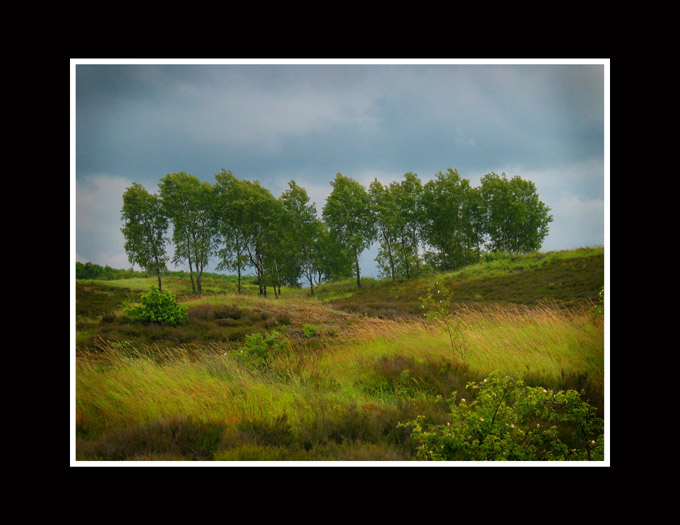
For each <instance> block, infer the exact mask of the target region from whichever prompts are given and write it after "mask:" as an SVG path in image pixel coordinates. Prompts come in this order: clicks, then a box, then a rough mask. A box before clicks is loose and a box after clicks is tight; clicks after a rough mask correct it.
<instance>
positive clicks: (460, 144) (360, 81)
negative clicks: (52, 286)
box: [71, 60, 609, 276]
mask: <svg viewBox="0 0 680 525" xmlns="http://www.w3.org/2000/svg"><path fill="white" fill-rule="evenodd" d="M71 72H72V79H71V106H72V107H71V113H72V119H71V120H72V121H71V137H72V166H71V176H72V180H71V182H72V199H73V202H72V215H73V216H74V217H73V218H74V222H73V228H72V229H73V231H72V247H73V252H74V253H73V257H74V258H75V260H78V261H82V262H86V261H91V262H93V263H96V264H100V265H102V266H103V265H110V266H112V267H114V268H128V267H130V264H129V262H128V260H127V256H126V254H125V250H124V248H123V236H122V234H121V232H120V228H121V226H122V224H121V221H120V210H121V206H122V194H123V192H124V191H125V189H126V188H127V187H128V186H130V185H131V184H132V182H138V183H141V184H142V185H144V186H145V187H146V188H147V189H148V190H149V191H151V192H155V191H157V189H158V182H159V180H160V179H161V178H162V177H164V176H165V175H166V174H168V173H175V172H178V171H185V172H188V173H192V174H194V175H196V176H197V177H198V178H200V179H202V180H206V181H210V182H213V181H214V175H215V174H216V173H218V172H219V171H220V170H221V169H222V168H224V169H226V170H230V171H232V173H233V174H234V175H235V176H237V177H239V178H242V179H250V180H258V181H260V183H261V184H263V185H264V186H265V187H267V188H269V189H270V190H271V191H272V193H273V194H274V195H275V196H279V195H280V194H281V193H282V192H283V191H284V190H285V189H286V187H287V183H288V181H289V180H291V179H294V180H295V181H296V182H297V183H298V184H299V185H302V186H304V187H305V188H306V189H307V191H308V193H309V195H310V197H311V199H312V200H313V201H314V202H315V203H316V205H317V210H318V212H319V213H321V209H322V208H323V205H324V203H325V199H326V197H327V196H328V194H329V193H330V189H331V186H330V181H331V180H332V179H333V178H334V177H335V175H336V173H342V174H343V175H346V176H349V177H352V178H354V179H355V180H357V181H359V182H361V183H363V184H365V185H368V184H369V183H370V182H371V181H372V180H373V179H374V178H377V179H378V180H380V181H381V182H383V183H389V182H391V181H395V180H400V179H401V178H402V177H403V174H404V173H406V172H408V171H412V172H415V173H417V174H418V175H419V176H420V178H421V180H422V181H423V182H426V181H427V180H429V179H431V178H433V177H434V176H435V174H436V173H437V172H439V171H442V172H445V171H446V170H447V168H454V169H457V170H458V172H459V173H460V175H461V176H462V177H464V178H467V179H469V180H470V182H471V183H472V185H475V186H476V185H478V183H479V179H480V178H481V177H482V176H483V175H484V174H486V173H489V172H491V171H494V172H496V173H499V174H500V173H503V172H505V173H506V174H507V175H508V176H513V175H519V176H520V177H522V178H525V179H529V180H531V181H533V182H534V183H535V184H536V187H537V191H538V194H539V196H540V198H541V200H542V201H543V202H545V203H546V204H547V205H548V206H549V207H550V208H551V209H552V211H551V213H552V215H553V216H554V222H553V223H551V225H550V229H551V231H550V234H549V236H548V237H547V238H546V240H545V242H544V244H543V251H550V250H562V249H570V248H578V247H581V246H594V245H604V243H605V226H606V225H608V221H607V220H606V219H607V218H608V216H607V207H606V206H607V204H608V203H607V202H606V200H605V196H606V194H607V197H608V180H609V173H608V165H609V150H608V147H607V146H606V142H605V139H606V137H607V136H608V119H607V114H608V104H607V100H608V62H606V61H589V60H584V61H580V62H574V61H569V62H565V61H559V60H558V61H553V62H552V63H548V62H546V61H540V62H532V61H523V62H522V63H515V62H508V61H499V62H497V63H493V62H490V61H484V62H482V63H473V62H461V61H458V62H456V63H453V62H452V61H441V60H440V61H436V62H434V63H433V62H430V61H425V60H421V61H418V60H412V61H408V62H394V61H383V62H382V63H377V62H368V61H354V62H351V63H347V62H340V61H333V62H328V63H319V61H313V62H311V61H309V62H308V61H295V62H294V63H291V62H283V61H273V62H269V63H267V62H263V61H258V62H256V63H243V62H238V61H232V62H231V63H225V62H222V63H204V62H200V61H184V62H183V63H181V64H178V63H174V64H172V63H168V62H159V63H148V62H144V63H142V62H139V61H128V62H127V63H120V62H111V61H105V60H102V61H94V60H82V61H72V63H71ZM375 253H376V250H375V249H373V250H369V251H368V252H366V253H365V254H364V256H363V258H362V267H363V271H362V273H364V274H365V275H366V276H376V275H377V270H376V269H375V263H374V261H373V258H374V257H375ZM212 268H213V266H211V267H210V268H209V269H208V270H211V269H212Z"/></svg>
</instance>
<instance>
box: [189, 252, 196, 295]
mask: <svg viewBox="0 0 680 525" xmlns="http://www.w3.org/2000/svg"><path fill="white" fill-rule="evenodd" d="M189 277H191V291H192V293H193V294H194V295H196V285H195V284H194V267H193V266H192V264H191V257H189Z"/></svg>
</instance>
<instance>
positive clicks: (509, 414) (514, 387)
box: [403, 374, 604, 461]
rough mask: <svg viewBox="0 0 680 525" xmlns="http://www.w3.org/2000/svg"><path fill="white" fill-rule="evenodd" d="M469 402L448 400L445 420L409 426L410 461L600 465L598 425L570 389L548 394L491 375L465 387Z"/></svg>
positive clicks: (598, 420)
mask: <svg viewBox="0 0 680 525" xmlns="http://www.w3.org/2000/svg"><path fill="white" fill-rule="evenodd" d="M466 388H468V389H469V390H471V391H473V392H474V395H475V399H474V400H473V401H471V402H468V401H466V400H465V399H461V401H460V402H459V403H458V404H456V403H455V398H456V395H455V392H454V394H453V396H452V402H451V413H450V421H447V422H446V424H441V425H429V424H427V423H426V420H425V418H424V417H423V416H420V417H418V418H417V419H416V420H415V421H411V422H409V423H406V424H405V425H403V426H407V427H410V428H411V429H412V431H411V437H412V439H413V440H414V442H415V443H416V445H417V452H416V459H419V460H440V461H441V460H444V461H559V460H567V461H602V460H604V424H603V420H602V419H601V418H599V417H598V416H597V415H596V410H595V408H593V407H592V406H591V405H590V404H588V403H587V402H586V401H584V400H583V399H582V398H581V394H579V393H578V392H576V391H574V390H568V391H566V392H564V391H558V392H553V391H552V390H549V389H545V388H543V387H530V386H527V385H526V384H524V382H523V381H521V380H515V379H513V378H511V377H508V376H501V375H498V374H492V375H491V376H489V377H488V378H487V379H486V380H484V381H482V382H479V383H476V382H471V383H469V384H468V385H467V387H466Z"/></svg>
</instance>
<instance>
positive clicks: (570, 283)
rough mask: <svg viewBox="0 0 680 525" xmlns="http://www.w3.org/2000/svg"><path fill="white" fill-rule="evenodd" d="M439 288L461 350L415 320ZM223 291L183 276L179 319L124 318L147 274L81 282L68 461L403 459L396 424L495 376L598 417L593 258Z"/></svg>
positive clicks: (438, 328) (406, 437) (433, 413)
mask: <svg viewBox="0 0 680 525" xmlns="http://www.w3.org/2000/svg"><path fill="white" fill-rule="evenodd" d="M435 280H436V281H439V282H441V283H443V285H444V286H447V287H449V288H450V289H451V290H452V292H453V302H452V304H451V305H450V306H451V311H452V312H453V313H452V315H453V318H454V319H455V321H456V344H457V346H456V348H455V349H454V348H452V345H451V340H450V338H449V336H448V334H447V332H446V330H443V329H442V325H440V324H436V323H433V322H430V321H428V320H426V319H425V318H424V317H423V316H422V312H421V311H420V310H419V308H420V307H421V304H420V300H419V297H422V296H423V295H424V294H425V293H426V292H427V289H428V287H429V286H431V285H432V283H433V282H435ZM219 281H220V280H218V279H215V280H214V282H210V281H209V280H207V281H206V282H205V284H204V289H205V290H206V293H205V295H204V296H203V297H201V298H195V297H192V296H191V295H190V291H191V286H190V283H189V281H188V279H186V278H173V279H169V280H168V281H167V282H166V281H164V288H166V289H168V290H171V291H172V292H173V293H174V294H175V295H176V296H177V297H178V302H179V303H180V304H181V305H183V306H185V307H186V308H187V309H188V322H187V323H186V324H185V325H183V326H179V327H170V326H160V325H156V324H148V323H142V322H140V321H138V320H136V319H133V318H131V317H130V316H129V315H127V314H126V313H125V312H124V305H125V304H129V303H132V302H135V301H138V300H139V296H140V294H141V292H143V291H146V290H147V289H148V286H149V285H150V284H153V282H154V280H153V279H148V280H147V279H129V280H121V281H107V282H103V281H102V282H98V281H85V282H80V281H78V282H77V283H76V305H75V314H76V315H75V336H76V337H75V340H76V346H75V348H74V349H73V355H74V382H75V392H76V395H75V400H74V402H75V421H74V424H75V431H74V440H75V459H76V460H77V461H412V460H414V459H415V458H416V448H417V443H415V442H414V440H413V437H412V435H411V432H410V431H409V429H408V427H405V426H404V425H403V424H404V423H408V422H409V421H413V420H415V419H416V418H418V417H419V416H423V417H424V418H425V419H426V420H427V421H428V422H430V423H431V424H433V425H435V424H445V423H446V422H447V421H448V419H449V415H450V403H451V402H460V400H461V399H462V398H463V397H464V396H465V397H468V398H471V397H473V393H471V392H470V391H469V390H468V389H466V385H467V384H468V383H469V382H471V381H484V379H485V378H486V377H488V376H489V374H491V373H493V372H499V373H501V374H505V375H509V376H512V377H515V378H518V379H522V380H523V381H525V382H526V384H527V385H533V386H541V387H544V388H548V389H553V390H555V391H558V390H567V389H574V390H577V391H580V392H582V393H583V397H584V399H586V400H587V401H588V402H589V403H590V404H591V405H592V406H593V407H595V409H596V411H597V413H598V415H600V416H601V417H603V416H604V415H605V408H606V403H605V401H606V398H605V393H606V388H605V369H606V366H605V365H606V363H605V326H604V322H603V318H602V317H601V316H598V315H596V314H595V313H594V305H595V304H596V302H597V299H598V294H599V292H600V290H601V289H602V287H603V285H604V253H603V250H602V249H598V248H593V249H584V250H577V251H571V252H556V253H552V254H534V255H529V256H526V257H523V258H514V259H513V258H505V259H499V260H493V261H486V262H482V263H480V264H479V265H475V266H471V267H467V268H465V269H463V270H461V271H458V272H451V273H449V274H445V275H444V274H441V275H433V276H428V277H423V278H419V279H417V280H412V281H401V282H390V281H377V280H366V281H365V282H364V286H362V288H361V289H360V290H358V289H356V286H355V285H354V287H352V286H351V283H350V282H344V283H329V284H327V285H322V286H320V287H319V288H318V289H317V294H316V295H315V296H314V297H311V296H309V292H308V290H306V289H285V290H282V296H281V297H279V298H274V297H273V296H270V297H266V298H264V297H260V296H258V295H257V288H256V287H252V286H249V287H246V288H247V290H246V293H245V294H244V295H237V294H236V293H235V285H233V283H229V282H226V281H223V282H219ZM253 334H262V336H263V337H267V336H270V335H271V334H275V335H276V336H277V337H278V339H277V346H276V351H275V352H271V354H270V355H269V356H268V359H267V361H259V362H257V366H256V365H255V364H254V361H248V360H246V359H244V358H243V356H244V351H245V353H246V355H247V354H248V350H249V348H251V346H252V344H253V341H254V340H255V339H254V338H253Z"/></svg>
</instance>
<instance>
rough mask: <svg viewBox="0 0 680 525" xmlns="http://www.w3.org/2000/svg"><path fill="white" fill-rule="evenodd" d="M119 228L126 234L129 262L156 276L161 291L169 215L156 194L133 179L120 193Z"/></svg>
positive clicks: (166, 257) (166, 259)
mask: <svg viewBox="0 0 680 525" xmlns="http://www.w3.org/2000/svg"><path fill="white" fill-rule="evenodd" d="M121 218H122V220H123V221H124V225H123V227H122V228H121V231H122V232H123V236H124V237H125V252H126V253H127V255H128V259H129V261H130V264H137V265H139V266H141V267H142V268H143V269H145V270H146V271H147V272H149V273H155V274H156V275H157V276H158V289H159V291H161V292H162V291H163V288H162V284H161V273H162V272H163V271H164V270H165V269H166V263H167V261H168V256H167V254H166V238H165V235H166V232H167V230H168V218H167V216H166V215H165V213H164V212H163V205H162V203H161V200H160V198H159V197H158V196H157V195H152V194H150V193H149V192H148V191H147V190H146V189H145V188H144V187H143V186H142V185H141V184H138V183H136V182H134V183H133V184H132V186H130V187H129V188H127V189H126V190H125V193H123V208H122V210H121Z"/></svg>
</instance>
